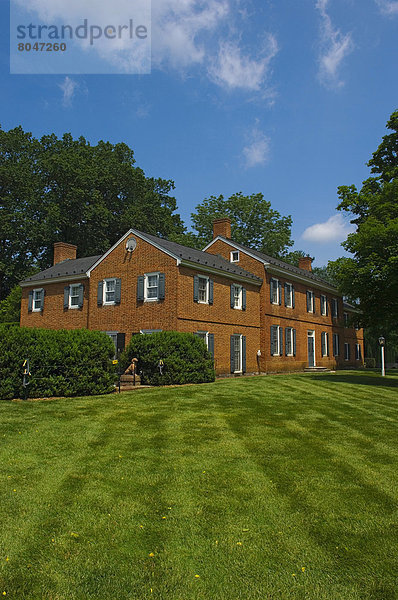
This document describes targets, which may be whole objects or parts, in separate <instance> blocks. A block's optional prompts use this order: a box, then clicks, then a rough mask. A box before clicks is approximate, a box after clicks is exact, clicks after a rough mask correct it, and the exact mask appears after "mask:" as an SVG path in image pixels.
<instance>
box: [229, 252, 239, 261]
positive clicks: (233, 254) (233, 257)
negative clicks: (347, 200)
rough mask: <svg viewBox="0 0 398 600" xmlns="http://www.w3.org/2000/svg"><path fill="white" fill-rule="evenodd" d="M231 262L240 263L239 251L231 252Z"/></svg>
mask: <svg viewBox="0 0 398 600" xmlns="http://www.w3.org/2000/svg"><path fill="white" fill-rule="evenodd" d="M229 260H230V262H239V250H231V252H230V255H229Z"/></svg>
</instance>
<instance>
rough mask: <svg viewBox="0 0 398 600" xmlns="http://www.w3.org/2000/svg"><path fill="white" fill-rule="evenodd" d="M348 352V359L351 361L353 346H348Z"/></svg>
mask: <svg viewBox="0 0 398 600" xmlns="http://www.w3.org/2000/svg"><path fill="white" fill-rule="evenodd" d="M347 351H348V352H347V354H348V356H347V358H348V360H350V359H351V346H350V344H348V346H347Z"/></svg>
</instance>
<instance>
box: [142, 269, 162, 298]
mask: <svg viewBox="0 0 398 600" xmlns="http://www.w3.org/2000/svg"><path fill="white" fill-rule="evenodd" d="M158 299H159V273H145V275H144V300H145V301H146V302H153V301H155V300H158Z"/></svg>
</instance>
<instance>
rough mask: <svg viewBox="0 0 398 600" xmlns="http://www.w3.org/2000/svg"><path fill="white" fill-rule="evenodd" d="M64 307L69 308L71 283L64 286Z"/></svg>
mask: <svg viewBox="0 0 398 600" xmlns="http://www.w3.org/2000/svg"><path fill="white" fill-rule="evenodd" d="M64 308H69V285H66V286H65V287H64Z"/></svg>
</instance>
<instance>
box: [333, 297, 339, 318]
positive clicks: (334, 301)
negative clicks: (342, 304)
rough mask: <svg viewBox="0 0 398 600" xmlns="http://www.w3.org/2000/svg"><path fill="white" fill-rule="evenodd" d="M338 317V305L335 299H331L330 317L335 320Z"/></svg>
mask: <svg viewBox="0 0 398 600" xmlns="http://www.w3.org/2000/svg"><path fill="white" fill-rule="evenodd" d="M338 316H339V303H338V300H337V298H332V317H334V318H337V317H338Z"/></svg>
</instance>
